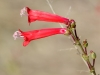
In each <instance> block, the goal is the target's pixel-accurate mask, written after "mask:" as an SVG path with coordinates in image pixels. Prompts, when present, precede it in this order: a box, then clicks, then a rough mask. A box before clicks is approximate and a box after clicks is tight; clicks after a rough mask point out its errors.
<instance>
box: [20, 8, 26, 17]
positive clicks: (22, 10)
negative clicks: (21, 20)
mask: <svg viewBox="0 0 100 75" xmlns="http://www.w3.org/2000/svg"><path fill="white" fill-rule="evenodd" d="M25 12H26V7H24V8H23V9H21V11H20V16H21V17H22V16H23V15H25Z"/></svg>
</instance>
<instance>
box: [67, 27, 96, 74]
mask: <svg viewBox="0 0 100 75" xmlns="http://www.w3.org/2000/svg"><path fill="white" fill-rule="evenodd" d="M69 30H70V33H71V37H72V39H73V40H74V42H75V43H76V45H78V46H79V47H80V49H81V51H82V54H83V55H84V56H85V57H83V59H84V60H85V62H86V64H87V65H88V68H89V70H90V73H92V74H93V75H96V72H95V69H94V66H92V65H91V63H90V61H89V57H88V55H87V52H85V51H84V48H83V46H82V44H81V42H80V40H79V39H78V36H77V32H76V30H74V33H75V34H74V33H73V31H72V28H69ZM85 50H86V49H85Z"/></svg>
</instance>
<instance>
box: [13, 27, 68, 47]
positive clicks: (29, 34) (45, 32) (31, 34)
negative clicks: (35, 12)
mask: <svg viewBox="0 0 100 75" xmlns="http://www.w3.org/2000/svg"><path fill="white" fill-rule="evenodd" d="M67 33H68V31H67V30H66V29H65V28H47V29H40V30H32V31H26V32H23V31H22V30H20V29H19V31H16V32H15V33H14V34H13V37H14V39H16V38H24V42H23V46H27V45H28V44H29V43H30V42H31V41H32V40H36V39H40V38H45V37H48V36H52V35H56V34H67Z"/></svg>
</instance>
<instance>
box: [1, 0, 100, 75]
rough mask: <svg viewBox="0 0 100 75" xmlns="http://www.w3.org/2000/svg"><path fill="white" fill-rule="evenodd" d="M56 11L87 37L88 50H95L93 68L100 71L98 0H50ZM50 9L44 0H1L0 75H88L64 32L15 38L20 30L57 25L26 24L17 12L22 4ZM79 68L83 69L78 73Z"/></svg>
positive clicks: (86, 69) (99, 14)
mask: <svg viewBox="0 0 100 75" xmlns="http://www.w3.org/2000/svg"><path fill="white" fill-rule="evenodd" d="M49 2H50V3H51V5H52V7H53V9H54V11H55V13H56V14H58V15H60V16H63V17H68V18H69V19H74V20H75V21H76V24H77V32H78V35H79V36H81V40H84V39H87V40H88V43H89V47H88V52H89V51H90V50H93V51H95V52H96V53H97V59H96V64H95V68H96V72H97V74H100V58H99V57H100V0H49ZM26 6H28V7H30V8H31V9H34V10H42V11H45V12H50V13H52V11H51V9H50V7H49V5H48V3H47V1H46V0H0V11H1V12H0V20H1V21H0V75H89V71H88V68H87V66H86V65H85V64H84V62H83V60H82V59H81V57H80V56H79V55H78V54H77V50H75V49H73V50H70V48H74V46H73V43H72V42H71V41H70V39H69V38H68V37H67V36H64V35H54V36H50V37H47V38H42V39H38V40H34V41H32V42H31V43H30V44H29V45H28V46H26V47H23V45H22V44H23V39H17V40H14V39H13V37H12V35H13V33H14V32H15V31H17V30H18V29H21V30H23V31H28V30H34V29H42V28H52V27H54V28H56V27H60V25H59V24H58V23H50V22H43V21H36V22H33V23H31V25H30V26H29V25H28V22H27V17H26V16H23V17H21V16H20V10H21V9H22V8H23V7H26ZM80 71H83V72H82V73H80Z"/></svg>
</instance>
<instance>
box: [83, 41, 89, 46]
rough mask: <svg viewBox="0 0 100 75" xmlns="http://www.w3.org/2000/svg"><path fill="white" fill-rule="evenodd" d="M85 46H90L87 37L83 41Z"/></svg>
mask: <svg viewBox="0 0 100 75" xmlns="http://www.w3.org/2000/svg"><path fill="white" fill-rule="evenodd" d="M83 46H84V47H88V42H87V39H85V40H84V41H83Z"/></svg>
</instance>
